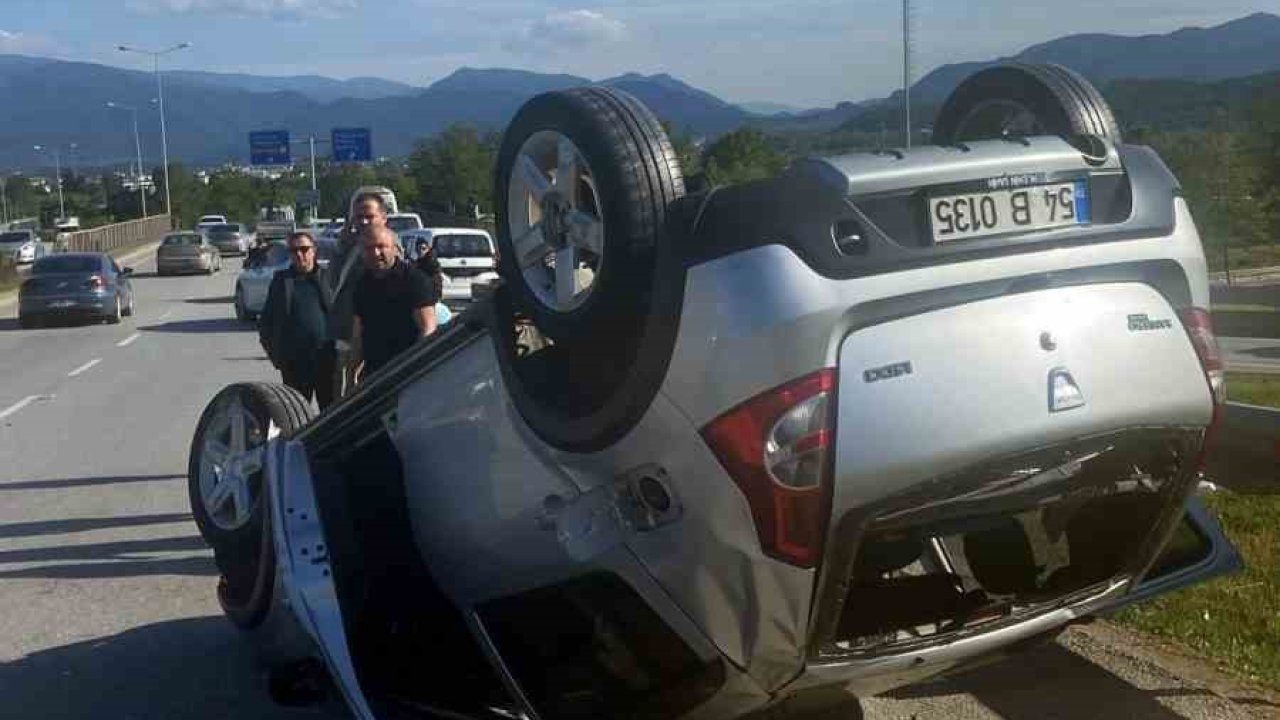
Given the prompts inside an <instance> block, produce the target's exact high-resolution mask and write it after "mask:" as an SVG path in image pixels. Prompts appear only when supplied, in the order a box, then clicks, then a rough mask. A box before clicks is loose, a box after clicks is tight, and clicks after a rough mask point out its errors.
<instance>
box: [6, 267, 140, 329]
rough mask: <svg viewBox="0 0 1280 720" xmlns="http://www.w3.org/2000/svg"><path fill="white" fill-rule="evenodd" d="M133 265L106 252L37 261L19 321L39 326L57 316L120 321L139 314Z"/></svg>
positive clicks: (22, 291)
mask: <svg viewBox="0 0 1280 720" xmlns="http://www.w3.org/2000/svg"><path fill="white" fill-rule="evenodd" d="M132 274H133V268H122V267H120V266H119V265H118V264H116V261H115V260H114V259H112V257H111V256H110V255H107V254H106V253H61V254H58V255H48V256H45V257H42V258H40V259H39V260H36V262H35V265H33V266H32V268H31V277H29V278H27V280H26V281H25V282H23V283H22V287H21V288H20V289H19V291H18V324H19V325H21V326H22V327H24V328H28V327H35V326H36V325H38V324H41V323H42V322H44V321H46V320H52V319H71V318H74V319H88V320H106V321H107V322H109V323H118V322H120V318H121V317H123V316H126V315H132V314H133V284H132V283H131V282H130V280H129V277H130V276H131V275H132Z"/></svg>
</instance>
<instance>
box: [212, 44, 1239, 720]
mask: <svg viewBox="0 0 1280 720" xmlns="http://www.w3.org/2000/svg"><path fill="white" fill-rule="evenodd" d="M624 129H625V131H624ZM935 138H939V139H938V140H937V142H939V143H941V144H939V145H935V146H923V147H915V148H911V149H898V150H892V151H885V152H878V153H854V154H848V155H840V156H835V157H825V158H812V159H807V160H803V161H799V162H796V163H794V164H793V165H791V166H790V167H789V168H788V169H787V170H786V171H784V172H782V173H780V174H779V175H778V176H776V177H773V178H769V179H764V180H759V181H755V182H749V183H744V184H740V185H732V186H727V187H720V188H717V189H715V190H714V191H710V192H705V193H699V194H695V195H691V196H686V195H685V193H684V188H683V184H682V179H681V178H682V175H681V169H680V166H679V162H678V160H677V158H676V156H675V154H674V152H673V151H672V150H671V145H670V143H669V141H668V139H667V137H666V135H665V133H664V132H663V130H662V126H661V124H660V123H659V122H658V120H657V118H656V117H655V116H654V115H653V113H651V112H650V111H649V110H648V109H647V108H645V107H644V106H643V105H642V104H641V103H640V101H638V100H637V99H635V98H634V97H632V96H630V95H628V94H626V93H624V92H621V91H618V90H616V89H611V88H605V87H587V88H574V89H569V90H561V91H555V92H549V93H545V94H542V95H539V96H537V97H535V98H533V99H532V100H530V101H528V102H527V103H526V104H525V105H524V106H523V107H522V108H521V109H520V110H519V112H517V113H516V115H515V117H514V118H513V120H512V121H511V124H510V126H509V127H508V128H507V129H506V132H505V134H504V137H503V141H502V144H501V146H500V149H499V153H498V158H497V175H496V182H495V186H496V187H497V188H498V192H497V193H496V194H497V196H498V197H500V198H503V201H502V202H500V203H499V205H498V212H497V228H498V229H497V244H498V249H499V251H500V257H499V268H500V272H501V275H502V278H503V281H502V282H501V283H500V284H499V285H498V286H497V288H496V289H495V291H494V293H493V294H492V296H491V297H489V298H488V299H485V300H483V301H481V302H478V303H476V304H474V305H472V306H471V307H470V308H469V309H468V310H467V311H466V312H464V313H462V314H461V315H460V316H458V317H456V318H454V319H453V321H452V322H450V323H449V325H448V326H447V327H446V328H445V329H444V330H442V331H440V332H438V333H437V334H436V335H434V336H431V337H428V338H425V339H423V340H421V341H419V342H418V343H417V344H415V345H414V346H413V347H412V348H411V349H410V350H408V351H406V352H405V353H404V354H403V355H402V356H401V357H399V358H397V359H396V360H394V361H393V362H391V363H390V364H389V365H387V366H386V367H384V368H382V369H381V370H379V371H378V372H376V373H374V374H372V375H371V376H369V377H367V378H365V379H364V380H363V382H362V383H361V385H360V386H359V387H358V389H357V390H356V391H355V392H354V393H353V394H352V395H350V396H348V397H346V398H344V399H342V400H341V401H339V402H338V403H336V404H335V405H333V406H331V407H330V408H329V409H327V410H326V411H325V412H324V413H323V414H321V415H320V416H319V417H315V418H312V413H311V411H310V410H309V406H308V405H307V404H306V402H305V401H304V400H303V399H302V398H301V397H300V396H298V395H297V394H296V393H294V392H293V391H292V390H290V389H288V388H286V387H284V386H281V385H266V384H260V383H240V384H234V385H230V386H228V387H226V388H224V389H223V390H222V391H221V392H219V393H218V394H217V395H216V396H215V397H214V398H213V399H212V401H211V402H210V403H209V404H208V406H207V407H206V409H205V411H204V413H203V415H202V417H201V419H200V421H199V423H198V425H197V428H196V432H195V435H194V437H193V439H192V443H191V455H190V465H189V472H188V483H189V492H190V498H191V503H192V512H193V516H194V518H195V521H196V523H197V525H198V526H199V528H200V530H201V533H202V534H203V536H204V537H205V539H206V540H207V541H208V542H209V544H210V545H211V546H212V548H213V551H214V557H215V560H216V562H217V565H218V568H219V570H220V573H221V575H222V581H221V583H220V584H219V589H218V597H219V601H220V602H221V604H222V607H223V610H224V612H225V613H226V615H227V616H228V618H229V619H230V620H231V621H232V622H233V623H235V624H236V625H237V626H239V627H240V628H242V629H244V630H247V631H249V636H250V637H251V638H255V639H256V640H258V641H259V642H260V643H261V647H262V648H263V649H264V650H267V651H269V652H273V653H274V656H273V657H274V660H273V661H272V667H273V668H274V670H273V672H274V673H275V677H276V678H277V679H280V678H285V679H287V678H290V677H294V678H296V677H298V676H299V674H301V675H303V676H305V674H306V673H308V672H326V673H327V674H328V675H329V676H330V677H331V678H332V680H333V682H334V683H335V684H336V685H337V686H338V687H339V688H340V697H342V698H343V699H344V700H345V701H346V703H347V704H348V706H349V707H350V709H351V712H352V714H353V716H354V717H357V718H384V717H385V718H389V717H402V716H405V715H412V714H413V713H415V712H419V711H421V712H422V713H424V714H425V713H427V710H426V709H430V710H431V712H433V713H437V712H438V714H439V715H441V716H444V715H449V716H454V717H458V716H461V717H497V716H502V717H520V716H522V715H523V716H524V717H545V718H617V717H629V718H630V717H642V718H645V717H655V718H658V717H660V718H693V717H696V718H731V717H740V716H743V715H745V714H748V713H754V712H756V711H758V710H768V709H770V706H777V705H779V704H781V703H785V702H789V701H790V699H796V698H800V697H801V696H806V695H808V696H810V698H812V697H813V695H814V694H827V693H831V692H832V691H838V692H839V693H851V694H854V695H873V694H879V693H883V692H886V691H888V690H890V689H892V688H894V687H898V686H901V685H906V684H910V683H914V682H918V681H920V680H923V679H926V678H928V677H931V676H934V675H937V674H939V673H942V672H954V671H957V670H958V669H961V668H964V667H968V666H971V665H972V664H974V663H978V662H984V661H989V660H991V659H995V658H998V657H1001V656H1003V655H1006V654H1009V653H1012V652H1014V651H1016V650H1018V649H1020V648H1023V647H1026V646H1028V645H1030V644H1032V643H1034V642H1038V641H1043V640H1046V639H1048V638H1052V637H1053V636H1054V635H1055V634H1056V633H1058V632H1060V631H1061V630H1062V629H1063V628H1064V627H1066V626H1068V625H1070V624H1071V623H1075V622H1082V621H1088V620H1089V619H1091V618H1094V617H1097V616H1099V615H1104V614H1107V613H1111V612H1114V611H1115V610H1117V609H1119V608H1121V607H1124V606H1127V605H1131V604H1133V603H1135V602H1140V601H1142V600H1144V599H1147V598H1149V597H1151V596H1154V595H1158V594H1161V593H1166V592H1169V591H1171V590H1174V589H1176V588H1179V587H1183V586H1186V585H1188V584H1191V583H1196V582H1200V581H1202V580H1204V579H1206V578H1209V577H1213V576H1216V575H1219V574H1222V573H1224V572H1230V571H1232V570H1234V569H1238V568H1239V557H1238V555H1237V554H1236V552H1235V550H1234V548H1232V547H1231V544H1230V543H1229V542H1228V541H1227V539H1226V538H1225V536H1224V535H1223V534H1222V531H1221V528H1220V527H1219V526H1218V525H1217V523H1216V522H1215V521H1214V520H1213V518H1212V516H1210V515H1209V514H1208V513H1207V512H1206V511H1205V510H1204V508H1203V507H1202V506H1201V505H1200V503H1199V502H1198V501H1197V500H1196V498H1195V495H1194V491H1195V488H1196V486H1197V476H1198V469H1199V467H1200V466H1201V464H1202V461H1203V456H1204V451H1205V443H1206V438H1207V437H1208V436H1210V435H1211V434H1212V428H1213V427H1214V425H1215V423H1216V421H1217V418H1219V417H1220V410H1221V407H1222V403H1223V402H1224V400H1225V387H1224V376H1223V365H1222V356H1221V354H1220V353H1219V351H1218V348H1217V343H1216V340H1215V338H1214V335H1213V329H1212V325H1211V322H1210V315H1209V312H1208V308H1209V284H1208V277H1207V273H1206V265H1205V256H1204V250H1203V247H1202V245H1201V242H1200V239H1199V237H1198V235H1197V232H1196V228H1195V224H1194V222H1193V221H1192V218H1191V215H1190V213H1189V211H1188V208H1187V204H1186V202H1185V200H1183V199H1182V197H1181V195H1180V193H1179V191H1178V183H1177V180H1176V179H1175V178H1174V177H1173V175H1172V174H1171V173H1170V171H1169V170H1168V168H1167V167H1166V166H1165V165H1164V163H1163V162H1161V160H1160V158H1159V157H1158V156H1157V155H1156V153H1155V152H1153V151H1152V150H1151V149H1150V148H1147V147H1143V146H1137V145H1132V144H1126V143H1124V142H1123V141H1122V139H1121V135H1120V131H1119V129H1118V126H1117V124H1116V123H1115V121H1114V118H1113V117H1112V115H1111V112H1110V109H1109V108H1108V107H1107V106H1106V104H1105V102H1104V101H1103V100H1102V97H1101V95H1100V94H1098V93H1097V91H1096V90H1095V89H1094V88H1093V87H1092V86H1090V85H1089V84H1088V83H1087V81H1085V80H1084V79H1082V78H1081V77H1080V76H1078V75H1076V74H1074V73H1072V72H1070V71H1068V70H1066V69H1063V68H1059V67H1057V66H1026V65H998V66H993V67H991V68H987V69H983V70H981V71H979V72H978V73H976V74H975V75H973V76H971V77H970V78H968V79H966V80H965V81H964V82H962V83H961V84H960V85H959V87H958V88H957V89H956V90H955V91H954V94H953V95H952V96H951V97H950V98H949V99H948V100H947V102H946V103H945V104H944V105H943V107H942V110H941V111H940V114H939V118H938V121H937V123H936V124H935ZM570 188H571V189H572V191H569V190H568V189H570ZM240 447H243V448H246V450H245V452H243V453H236V454H230V453H228V452H227V451H226V448H240ZM317 668H318V670H317ZM295 685H305V683H296V684H295Z"/></svg>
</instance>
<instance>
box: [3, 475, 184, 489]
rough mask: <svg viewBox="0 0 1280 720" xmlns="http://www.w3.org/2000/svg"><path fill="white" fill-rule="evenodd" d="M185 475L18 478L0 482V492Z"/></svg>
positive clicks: (132, 481)
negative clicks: (49, 478) (51, 478)
mask: <svg viewBox="0 0 1280 720" xmlns="http://www.w3.org/2000/svg"><path fill="white" fill-rule="evenodd" d="M186 479H187V476H186V475H119V476H115V477H82V478H58V479H55V480H18V481H16V482H0V492H5V491H8V490H60V489H63V488H74V487H97V486H99V485H118V484H122V483H147V482H164V481H170V480H184V481H185V480H186Z"/></svg>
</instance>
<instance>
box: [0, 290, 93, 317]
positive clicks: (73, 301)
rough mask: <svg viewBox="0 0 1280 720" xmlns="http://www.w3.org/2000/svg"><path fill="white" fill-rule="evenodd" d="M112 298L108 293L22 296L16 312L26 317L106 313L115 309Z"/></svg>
mask: <svg viewBox="0 0 1280 720" xmlns="http://www.w3.org/2000/svg"><path fill="white" fill-rule="evenodd" d="M112 298H113V296H111V295H108V294H102V295H98V294H85V295H51V296H40V297H24V298H22V299H21V300H20V301H19V303H18V312H19V313H20V314H22V315H25V316H27V317H41V316H55V315H67V316H70V315H85V316H89V315H106V314H108V312H109V311H114V310H115V305H114V304H113V300H112Z"/></svg>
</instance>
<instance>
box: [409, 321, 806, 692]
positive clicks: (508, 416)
mask: <svg viewBox="0 0 1280 720" xmlns="http://www.w3.org/2000/svg"><path fill="white" fill-rule="evenodd" d="M398 407H399V410H398V414H397V418H396V428H397V430H396V433H397V446H398V447H399V448H400V452H401V455H402V458H403V462H404V466H405V469H406V485H407V488H406V490H407V494H408V498H409V503H410V510H411V517H412V518H413V524H414V532H415V536H416V540H417V542H418V546H419V550H420V552H421V553H422V555H423V557H424V558H425V559H426V560H427V562H428V563H429V565H430V566H431V567H432V569H433V572H434V573H435V574H436V575H437V577H438V578H439V582H440V583H441V585H442V587H443V588H444V590H445V592H446V593H447V594H449V595H450V596H451V597H452V598H453V599H454V601H455V602H457V603H458V604H459V605H460V606H462V607H467V606H471V605H474V604H476V603H479V602H481V601H484V600H486V599H489V598H494V597H501V596H505V595H510V594H513V593H515V592H517V591H518V590H521V589H524V588H531V587H538V586H542V585H547V584H550V583H552V582H555V581H558V580H561V579H563V578H565V577H567V576H568V575H569V574H572V573H581V572H584V571H585V570H587V569H589V568H591V567H595V566H599V567H610V568H613V569H614V570H617V569H618V568H620V567H625V564H622V563H619V562H618V561H617V559H616V558H617V553H619V552H623V553H625V554H627V555H628V556H630V555H631V554H632V553H634V556H635V557H636V558H638V559H639V560H640V563H642V564H643V565H642V566H641V565H640V564H634V563H633V567H634V570H632V571H628V572H626V573H625V574H624V577H625V579H627V581H628V582H629V583H630V584H631V585H632V586H633V587H635V588H636V589H637V591H639V592H641V594H642V595H643V596H644V597H645V598H646V600H647V601H648V602H649V603H650V604H651V605H652V606H653V607H655V608H657V609H659V611H660V612H662V609H663V608H666V611H665V613H666V619H667V621H668V624H670V625H671V626H672V627H675V628H676V629H677V630H679V631H680V634H681V636H682V637H683V638H684V639H685V641H686V642H689V643H690V644H691V646H692V647H694V649H695V650H696V651H698V652H699V654H701V655H704V656H705V653H708V652H710V653H715V654H720V653H722V654H724V656H725V657H727V658H728V659H729V660H730V661H731V662H733V663H734V664H735V665H737V666H739V667H742V666H744V665H747V664H748V663H749V662H751V661H752V659H753V658H758V659H760V661H761V664H760V666H759V667H750V668H748V669H749V670H750V671H751V675H752V677H753V678H754V679H755V680H756V682H757V683H759V684H760V686H762V687H765V688H766V689H767V687H768V686H774V687H777V686H780V685H781V684H783V683H785V682H786V681H787V680H789V679H791V678H792V677H794V675H795V674H796V673H797V672H798V670H799V668H800V665H801V659H800V648H801V646H802V644H803V632H804V627H805V624H806V622H807V619H808V605H807V598H808V596H809V593H810V591H811V588H812V585H813V575H812V572H811V571H803V570H799V569H796V568H790V567H786V566H782V565H780V564H778V563H776V562H773V561H770V560H768V559H767V558H765V557H764V556H763V555H762V553H761V551H760V548H759V544H758V543H757V542H756V541H755V534H754V526H753V525H752V520H751V515H750V511H749V509H748V508H747V506H746V503H745V501H744V500H743V498H742V496H741V494H740V493H739V492H738V491H737V489H736V487H735V486H733V484H732V483H731V482H730V481H728V479H727V478H725V477H724V475H723V471H722V470H721V469H720V468H719V466H718V465H717V464H716V461H715V459H714V458H713V457H712V456H711V455H710V452H709V451H708V450H707V449H706V448H705V446H704V445H703V444H702V442H701V439H700V437H699V436H698V434H697V433H696V432H694V431H693V429H692V428H691V427H690V426H689V424H688V421H687V419H686V418H684V417H683V416H682V415H680V414H679V412H678V411H677V410H676V409H675V406H674V405H672V404H671V403H670V402H669V401H667V400H665V399H663V398H659V399H658V400H657V401H656V402H655V403H654V406H653V407H652V408H651V410H650V412H649V413H648V415H647V416H646V418H645V419H644V420H642V422H641V423H640V425H639V427H637V429H636V430H635V431H633V432H632V433H631V434H630V435H628V436H627V437H626V438H624V439H623V440H622V441H621V442H619V443H617V444H616V445H615V446H614V447H612V448H610V450H608V451H606V452H603V453H598V454H593V455H577V454H572V453H559V452H557V451H554V450H550V449H548V448H547V447H546V446H545V445H543V444H542V443H541V442H539V441H538V440H537V439H536V438H535V437H534V436H533V434H532V433H531V431H529V430H528V429H527V427H525V426H524V423H523V420H522V419H521V418H520V416H519V415H518V413H516V411H515V410H514V408H513V407H512V406H511V405H510V403H509V402H508V400H507V396H506V392H505V389H504V387H503V384H502V376H501V373H500V372H499V371H498V367H497V357H496V354H495V352H494V349H493V346H492V343H491V342H490V341H489V339H488V337H487V336H485V337H483V338H482V339H480V340H477V341H476V342H473V343H472V344H471V345H470V346H469V347H468V348H466V349H465V350H464V351H463V352H461V353H460V354H459V356H458V357H457V358H455V359H453V360H452V361H451V362H450V363H448V364H447V365H445V366H442V367H440V368H439V369H438V370H437V371H436V372H433V373H432V374H431V375H429V376H426V377H424V378H422V379H420V380H419V381H417V382H416V383H415V384H414V385H413V386H411V387H409V388H407V389H406V390H405V391H404V392H403V393H402V395H401V398H400V401H399V403H398ZM652 463H657V464H659V465H661V466H662V468H663V469H664V470H666V472H667V475H668V478H669V483H670V489H671V490H672V491H673V495H675V496H677V498H676V501H677V502H678V503H679V504H680V506H681V508H682V510H683V515H682V517H680V519H679V520H677V521H675V522H672V523H670V524H667V525H663V526H662V527H658V528H656V529H652V530H649V531H643V532H641V531H636V530H635V529H634V528H627V527H620V526H618V525H616V524H613V523H610V522H605V521H604V519H603V518H605V517H606V516H609V515H611V513H609V512H608V511H607V506H605V505H600V504H599V499H600V497H601V494H602V492H605V491H607V490H608V487H609V486H610V484H611V483H612V482H614V481H615V479H616V478H618V477H620V476H623V475H625V474H626V473H627V472H628V471H629V470H632V469H634V468H637V467H642V466H645V465H646V464H652ZM549 494H554V495H557V496H558V497H559V498H560V499H561V501H562V504H561V505H560V507H559V508H558V509H557V510H549V509H547V508H546V506H545V505H544V502H545V500H546V498H547V496H548V495H549ZM579 508H581V511H579ZM600 509H605V510H606V515H604V516H602V515H599V514H594V513H596V511H597V510H600ZM584 513H586V514H591V516H592V517H595V518H596V519H597V521H598V522H595V523H593V526H592V528H591V530H589V531H584V530H583V526H581V525H579V524H576V523H575V522H574V520H573V519H574V518H575V517H582V516H583V514H584ZM611 558H612V559H611ZM641 567H643V568H644V569H643V570H640V568H641ZM650 574H652V577H651V576H650ZM655 579H656V584H655ZM673 601H674V602H673ZM677 607H678V609H677ZM744 608H745V611H744ZM756 628H760V629H761V630H760V632H759V633H757V632H756ZM779 658H782V660H779Z"/></svg>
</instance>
